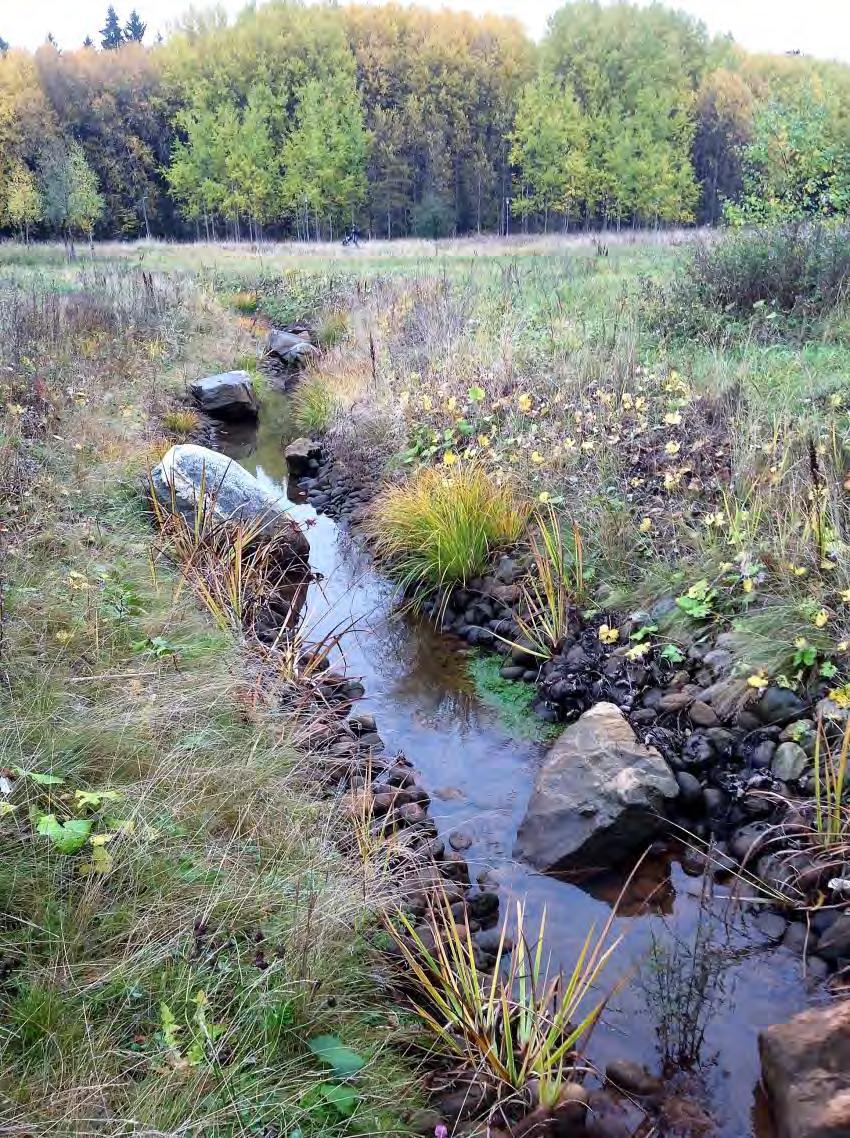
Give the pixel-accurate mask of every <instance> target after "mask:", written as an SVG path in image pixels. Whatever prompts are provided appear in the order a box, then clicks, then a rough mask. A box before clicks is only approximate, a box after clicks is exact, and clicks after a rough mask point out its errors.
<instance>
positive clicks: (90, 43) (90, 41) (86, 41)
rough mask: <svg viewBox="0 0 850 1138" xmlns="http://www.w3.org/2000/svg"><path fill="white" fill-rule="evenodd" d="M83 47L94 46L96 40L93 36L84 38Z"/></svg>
mask: <svg viewBox="0 0 850 1138" xmlns="http://www.w3.org/2000/svg"><path fill="white" fill-rule="evenodd" d="M83 47H94V40H93V39H92V38H91V36H86V38H85V39H84V40H83Z"/></svg>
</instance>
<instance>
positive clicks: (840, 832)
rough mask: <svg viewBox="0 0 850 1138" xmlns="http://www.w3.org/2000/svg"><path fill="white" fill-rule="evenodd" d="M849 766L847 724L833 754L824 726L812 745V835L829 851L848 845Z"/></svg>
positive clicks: (849, 745) (849, 742) (819, 728)
mask: <svg viewBox="0 0 850 1138" xmlns="http://www.w3.org/2000/svg"><path fill="white" fill-rule="evenodd" d="M848 765H850V720H848V721H847V723H846V724H845V726H844V732H843V734H842V737H841V742H840V744H839V746H838V752H837V754H836V752H835V748H834V747H833V746H830V743H829V740H828V738H827V734H826V730H825V728H824V724H823V723H822V722H821V723H819V724H818V732H817V739H816V741H815V833H816V835H817V837H818V839H819V840H820V842H821V843H822V844H823V845H824V846H826V847H827V848H828V849H829V848H832V847H834V846H838V845H842V844H844V843H846V842H850V803H848V802H847V800H846V796H845V795H846V791H847V789H848V787H850V783H848V778H847V776H848V773H849V772H848Z"/></svg>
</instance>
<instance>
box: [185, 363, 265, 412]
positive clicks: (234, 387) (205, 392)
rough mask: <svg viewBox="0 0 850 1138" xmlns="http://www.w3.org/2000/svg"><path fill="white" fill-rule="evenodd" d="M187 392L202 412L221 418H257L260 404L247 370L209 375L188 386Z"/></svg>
mask: <svg viewBox="0 0 850 1138" xmlns="http://www.w3.org/2000/svg"><path fill="white" fill-rule="evenodd" d="M189 393H190V395H191V396H192V398H193V399H194V400H195V402H196V403H197V404H198V406H199V407H200V408H201V410H202V411H206V413H207V414H208V415H215V416H217V417H219V418H224V419H244V418H254V419H255V418H256V417H257V414H258V413H259V410H260V403H259V400H258V399H257V396H256V393H255V392H254V385H253V384H252V383H251V377H250V375H249V374H248V372H247V371H226V372H222V374H221V375H208V376H206V377H205V378H204V379H196V380H194V381H193V382H192V383H190V384H189Z"/></svg>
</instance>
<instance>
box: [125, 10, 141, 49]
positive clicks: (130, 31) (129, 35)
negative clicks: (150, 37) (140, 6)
mask: <svg viewBox="0 0 850 1138" xmlns="http://www.w3.org/2000/svg"><path fill="white" fill-rule="evenodd" d="M146 29H147V24H145V23H143V22H142V19H141V17H140V16H139V13H138V12H137V11H136V9H135V8H134V9H133V11H132V12H131V13H130V19H129V20H128V21H127V23H126V25H125V27H124V39H125V40H126V41H127V42H128V43H129V42H130V41H131V40H134V41H135V42H136V43H141V42H142V40H143V39H144V38H145V31H146Z"/></svg>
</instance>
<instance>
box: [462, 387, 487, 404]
mask: <svg viewBox="0 0 850 1138" xmlns="http://www.w3.org/2000/svg"><path fill="white" fill-rule="evenodd" d="M466 394H467V396H468V397H469V401H470V402H471V403H480V402H481V400H482V399H483V398H484V396H485V395H486V394H487V393H486V391H485V390H484V388H483V387H470V388H469V390H468V391H467V393H466Z"/></svg>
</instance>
